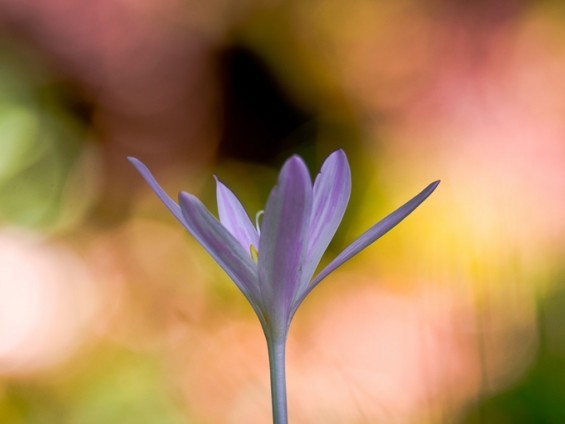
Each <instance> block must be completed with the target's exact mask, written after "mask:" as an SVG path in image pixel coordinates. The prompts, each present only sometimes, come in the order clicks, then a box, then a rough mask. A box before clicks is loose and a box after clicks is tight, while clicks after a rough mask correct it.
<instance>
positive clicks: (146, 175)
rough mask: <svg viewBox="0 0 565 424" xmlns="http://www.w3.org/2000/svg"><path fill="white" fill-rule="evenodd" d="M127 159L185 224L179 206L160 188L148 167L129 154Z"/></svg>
mask: <svg viewBox="0 0 565 424" xmlns="http://www.w3.org/2000/svg"><path fill="white" fill-rule="evenodd" d="M128 160H129V161H130V162H131V164H132V165H133V166H135V168H136V169H137V170H138V171H139V173H140V174H141V176H142V177H143V178H145V181H147V184H149V187H151V189H152V190H153V191H154V192H155V194H156V195H157V196H158V197H159V199H161V201H162V202H163V203H164V204H165V206H166V207H167V208H168V209H169V210H170V211H171V212H172V213H173V215H174V216H175V217H176V218H177V219H178V220H179V221H180V222H181V224H183V225H185V226H186V223H185V222H184V218H183V216H182V212H181V210H180V206H179V205H178V204H177V202H175V201H174V200H173V199H171V197H170V196H169V195H168V194H167V193H165V190H163V189H162V188H161V186H160V185H159V183H158V182H157V180H156V179H155V177H154V176H153V174H152V173H151V171H150V170H149V168H147V166H145V164H144V163H143V162H141V161H140V160H139V159H136V158H134V157H131V156H130V157H128Z"/></svg>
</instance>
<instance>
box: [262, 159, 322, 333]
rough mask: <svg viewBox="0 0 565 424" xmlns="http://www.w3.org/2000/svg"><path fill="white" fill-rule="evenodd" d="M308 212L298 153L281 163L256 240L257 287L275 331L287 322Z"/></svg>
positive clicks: (307, 183)
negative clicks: (257, 258)
mask: <svg viewBox="0 0 565 424" xmlns="http://www.w3.org/2000/svg"><path fill="white" fill-rule="evenodd" d="M311 211H312V182H311V180H310V175H309V173H308V169H306V165H305V164H304V162H303V161H302V159H300V158H299V157H298V156H293V157H291V158H290V159H289V160H287V161H286V163H285V164H284V166H283V168H282V170H281V172H280V174H279V180H278V183H277V185H276V186H275V187H274V188H273V190H272V191H271V194H270V195H269V200H268V201H267V206H266V207H265V215H264V218H263V223H262V225H261V236H260V239H259V267H258V271H259V285H260V286H259V289H260V291H261V297H262V299H263V303H264V305H265V310H266V311H268V314H269V318H270V319H271V321H272V322H273V325H274V326H276V327H277V329H278V330H281V331H286V329H283V328H281V327H280V326H284V325H287V324H288V319H289V318H290V317H289V313H290V306H291V304H292V299H293V297H294V294H295V291H296V288H297V287H298V284H299V282H300V280H301V279H302V278H303V270H302V267H303V263H304V260H305V253H306V249H307V247H308V245H307V240H308V239H307V230H308V225H309V224H310V214H311Z"/></svg>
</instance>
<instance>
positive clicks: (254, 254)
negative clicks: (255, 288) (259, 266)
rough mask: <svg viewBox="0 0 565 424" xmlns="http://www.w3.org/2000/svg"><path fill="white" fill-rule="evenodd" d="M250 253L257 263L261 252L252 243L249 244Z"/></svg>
mask: <svg viewBox="0 0 565 424" xmlns="http://www.w3.org/2000/svg"><path fill="white" fill-rule="evenodd" d="M249 253H250V254H251V259H253V262H255V263H257V262H258V261H259V252H258V251H257V249H256V248H255V246H253V245H252V244H250V245H249Z"/></svg>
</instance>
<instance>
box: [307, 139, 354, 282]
mask: <svg viewBox="0 0 565 424" xmlns="http://www.w3.org/2000/svg"><path fill="white" fill-rule="evenodd" d="M350 194H351V171H350V169H349V163H348V162H347V157H346V156H345V152H344V151H343V150H341V149H340V150H337V151H335V152H333V153H332V154H331V155H330V156H328V158H327V159H326V160H325V162H324V164H323V165H322V169H321V170H320V173H319V174H318V176H317V177H316V181H315V182H314V191H313V203H312V215H311V218H310V226H309V227H308V232H309V236H308V237H309V239H308V250H307V254H306V261H305V264H304V267H305V270H304V274H305V275H306V278H305V279H304V280H303V281H302V284H304V286H302V287H300V289H299V291H298V292H301V291H302V290H304V289H305V288H306V285H308V282H309V281H310V279H311V277H312V275H313V274H314V271H315V270H316V267H317V266H318V264H319V263H320V259H321V258H322V255H323V254H324V252H325V251H326V249H327V248H328V245H329V244H330V241H331V240H332V238H333V236H334V235H335V232H336V231H337V228H338V227H339V224H340V223H341V220H342V218H343V214H344V213H345V209H346V208H347V203H348V202H349V196H350Z"/></svg>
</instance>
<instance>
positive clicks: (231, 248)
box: [179, 192, 259, 311]
mask: <svg viewBox="0 0 565 424" xmlns="http://www.w3.org/2000/svg"><path fill="white" fill-rule="evenodd" d="M179 203H180V207H181V210H182V213H183V216H184V220H185V222H186V227H187V229H188V230H189V231H190V233H191V234H192V235H193V236H194V238H195V239H196V240H198V242H199V243H200V244H201V245H202V246H203V247H204V248H205V249H206V250H207V251H208V253H209V254H210V255H211V256H212V257H213V258H214V260H215V261H216V262H217V263H218V264H219V265H220V266H221V267H222V268H223V269H224V271H225V272H226V273H227V274H228V275H229V276H230V277H231V279H232V280H233V281H234V282H235V284H236V285H237V286H238V287H239V289H240V290H241V291H242V292H243V294H244V295H245V296H246V297H247V299H248V300H249V302H250V303H252V305H253V307H254V309H256V311H257V308H258V307H259V299H258V294H259V292H258V284H257V265H256V264H255V263H254V262H253V261H252V260H251V257H250V256H249V253H248V252H247V251H245V250H244V249H243V248H242V247H241V245H240V244H239V242H238V241H237V240H236V239H235V237H234V236H232V235H231V234H230V232H229V231H228V230H227V229H226V228H224V226H223V225H222V224H221V223H220V222H219V221H218V220H217V219H216V218H215V217H214V215H212V214H211V213H210V212H209V211H208V209H206V207H205V206H204V205H203V204H202V202H201V201H200V200H198V199H197V198H196V197H195V196H193V195H192V194H189V193H184V192H183V193H180V195H179Z"/></svg>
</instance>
